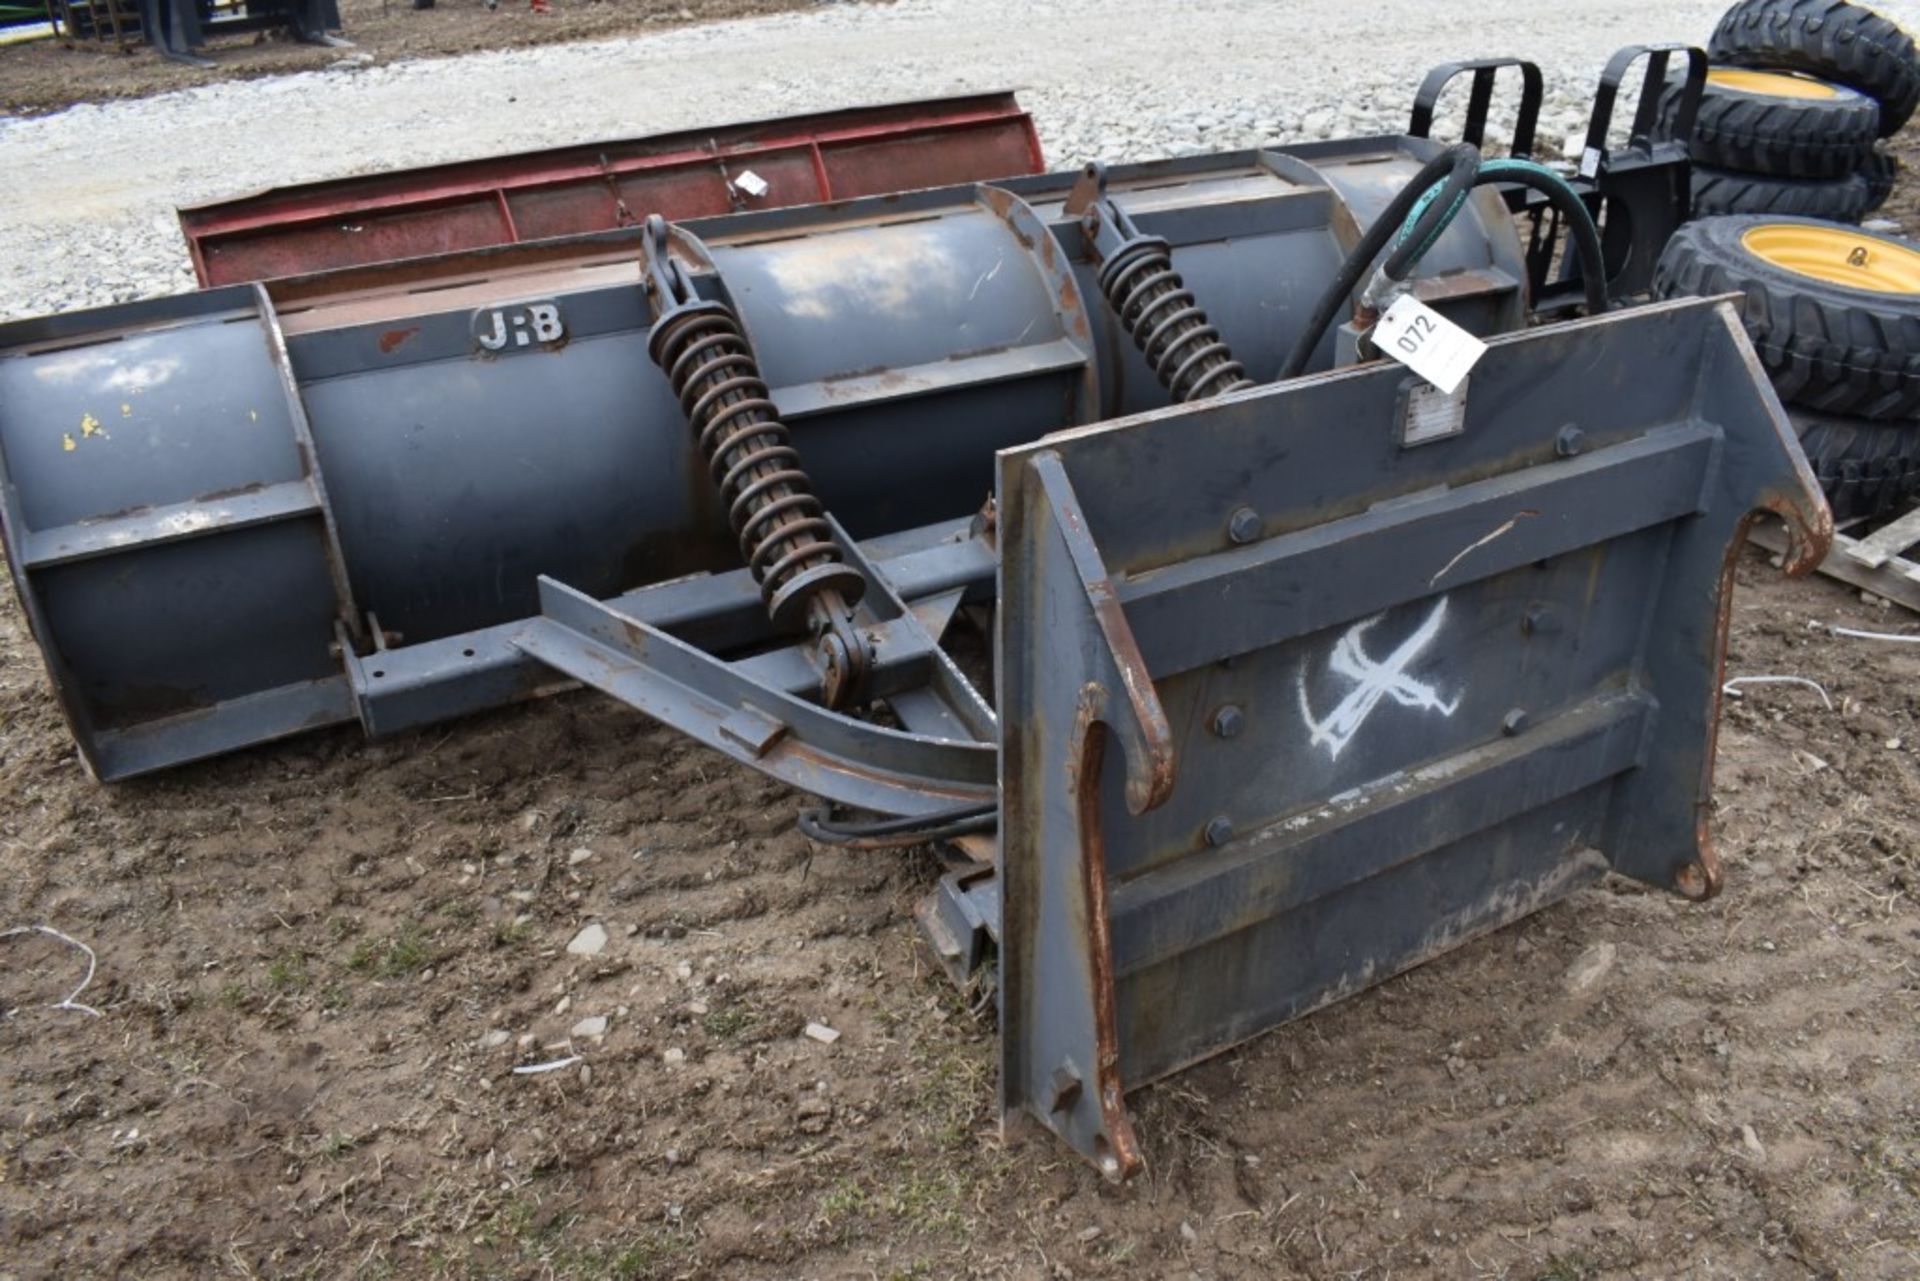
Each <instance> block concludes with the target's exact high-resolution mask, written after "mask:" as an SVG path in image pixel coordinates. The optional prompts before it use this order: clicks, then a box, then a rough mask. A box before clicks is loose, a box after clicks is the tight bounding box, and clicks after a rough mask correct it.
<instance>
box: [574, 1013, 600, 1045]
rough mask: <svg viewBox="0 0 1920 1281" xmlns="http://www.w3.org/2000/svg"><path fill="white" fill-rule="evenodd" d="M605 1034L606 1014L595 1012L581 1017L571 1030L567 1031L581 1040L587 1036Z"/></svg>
mask: <svg viewBox="0 0 1920 1281" xmlns="http://www.w3.org/2000/svg"><path fill="white" fill-rule="evenodd" d="M606 1034H607V1016H606V1015H604V1014H595V1015H591V1016H589V1017H587V1018H584V1019H581V1020H580V1021H579V1022H578V1023H575V1024H574V1025H573V1028H572V1030H571V1031H569V1032H568V1033H567V1035H568V1036H574V1037H579V1038H581V1039H582V1040H585V1039H586V1038H588V1037H602V1036H605V1035H606Z"/></svg>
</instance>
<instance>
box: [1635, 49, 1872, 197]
mask: <svg viewBox="0 0 1920 1281" xmlns="http://www.w3.org/2000/svg"><path fill="white" fill-rule="evenodd" d="M1680 89H1681V82H1680V81H1679V80H1670V81H1668V82H1667V84H1666V85H1665V86H1664V87H1663V90H1662V93H1661V95H1660V114H1659V121H1658V127H1659V130H1660V132H1661V133H1663V134H1665V135H1667V136H1668V137H1672V136H1673V135H1674V133H1675V129H1674V124H1675V123H1676V122H1675V120H1674V116H1675V114H1676V112H1677V111H1678V109H1679V105H1680ZM1879 125H1880V108H1879V107H1878V106H1877V105H1875V103H1874V101H1873V99H1871V98H1869V97H1867V96H1866V95H1865V94H1863V93H1859V92H1857V91H1856V90H1853V89H1849V88H1847V87H1846V86H1845V85H1837V84H1829V83H1827V82H1826V81H1824V80H1814V79H1811V78H1809V77H1807V76H1797V75H1790V74H1788V73H1787V72H1784V71H1749V70H1746V69H1744V68H1740V67H1714V68H1712V69H1711V70H1709V71H1708V72H1707V83H1706V87H1705V88H1704V89H1703V90H1702V91H1701V94H1700V110H1699V114H1698V115H1696V116H1695V117H1694V121H1693V133H1692V134H1691V135H1690V136H1689V137H1688V138H1687V140H1686V141H1687V150H1688V152H1689V153H1690V154H1691V155H1692V156H1693V159H1694V163H1696V164H1703V165H1708V166H1711V167H1712V168H1715V169H1737V170H1739V171H1740V172H1742V173H1757V174H1765V175H1767V176H1769V177H1774V178H1844V177H1846V176H1847V175H1848V174H1850V173H1852V172H1854V171H1855V170H1856V169H1858V168H1859V167H1860V166H1861V165H1863V164H1865V163H1866V161H1867V158H1868V157H1869V156H1871V155H1872V154H1873V140H1874V138H1875V137H1876V136H1877V131H1878V129H1879Z"/></svg>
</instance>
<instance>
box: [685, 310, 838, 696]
mask: <svg viewBox="0 0 1920 1281" xmlns="http://www.w3.org/2000/svg"><path fill="white" fill-rule="evenodd" d="M648 351H649V354H650V355H651V356H652V357H653V359H654V361H655V363H657V364H658V365H659V366H660V367H661V368H662V369H664V370H665V371H666V373H667V381H668V382H669V383H670V384H671V385H672V387H673V391H674V395H676V396H678V397H679V398H680V408H681V409H682V411H684V412H685V414H686V416H687V421H688V422H689V423H691V424H692V425H693V429H694V431H695V432H696V433H697V435H698V439H699V444H700V452H701V453H702V454H703V455H705V457H706V459H707V463H708V466H709V468H710V470H711V472H712V475H713V481H714V484H715V485H716V486H718V487H719V490H720V496H721V498H722V499H723V500H724V501H725V502H726V504H727V521H728V523H729V524H730V525H731V526H732V527H733V532H734V534H735V535H736V536H737V537H738V538H739V540H740V554H741V555H742V556H743V557H745V558H746V562H747V568H748V570H750V571H751V572H752V574H753V578H754V581H755V582H757V583H758V584H759V585H760V596H761V599H762V600H763V601H765V603H766V606H767V613H768V615H769V616H770V617H771V618H772V619H773V622H774V625H775V626H776V627H788V626H793V625H797V624H799V623H800V622H802V621H803V619H804V621H805V622H806V624H807V625H808V627H809V628H810V630H811V631H812V632H813V633H814V635H815V636H816V637H818V638H819V639H820V641H821V646H822V652H823V655H824V657H825V658H826V660H827V668H828V672H827V679H826V681H825V683H824V687H823V692H824V701H825V702H826V703H827V705H828V706H837V705H839V703H840V702H842V701H843V695H844V693H845V692H846V691H847V690H848V689H850V688H851V687H852V686H853V685H855V684H857V682H858V680H859V679H860V677H861V676H863V675H864V674H865V668H866V666H867V658H866V654H867V651H866V646H865V644H864V642H863V641H862V640H861V638H860V637H859V636H858V634H857V633H856V632H855V630H854V628H853V626H852V619H851V614H852V607H853V606H854V605H855V604H856V603H858V602H859V600H860V597H861V595H862V594H863V593H864V592H865V590H866V579H865V578H863V577H861V575H860V572H859V571H858V570H856V569H854V568H853V567H852V566H851V565H848V564H846V563H845V561H844V560H843V559H842V557H841V554H840V547H839V544H837V543H836V542H834V540H833V527H832V526H831V525H830V524H829V523H828V521H827V519H826V511H825V508H823V507H822V506H821V503H820V500H819V498H818V497H816V496H815V494H814V492H813V485H812V482H811V481H810V480H808V478H807V474H806V472H805V471H803V470H802V469H801V467H800V453H799V451H798V450H796V449H795V448H794V447H793V444H792V436H791V434H790V433H789V431H788V430H787V425H786V424H785V423H783V422H781V421H780V419H779V417H778V410H776V409H775V408H774V404H773V401H772V400H771V399H770V398H769V395H768V390H767V384H766V382H765V380H764V379H762V378H761V377H760V370H759V365H758V362H756V361H755V359H754V356H753V350H752V348H751V347H749V346H748V345H747V339H746V336H745V334H743V333H742V332H741V329H740V322H739V321H738V320H737V319H736V318H735V317H734V314H733V312H732V310H731V309H730V308H728V307H727V306H725V305H724V304H722V303H718V302H704V303H696V304H693V305H691V306H688V307H685V308H683V309H681V310H679V311H678V312H677V313H676V314H672V315H669V316H667V317H665V318H664V319H663V321H662V323H660V324H659V325H657V326H656V327H655V329H654V332H653V334H652V336H651V337H650V339H649V341H648Z"/></svg>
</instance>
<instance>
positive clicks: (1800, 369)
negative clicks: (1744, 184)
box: [1653, 214, 1920, 420]
mask: <svg viewBox="0 0 1920 1281" xmlns="http://www.w3.org/2000/svg"><path fill="white" fill-rule="evenodd" d="M1653 292H1654V295H1655V296H1656V297H1659V298H1675V297H1686V296H1701V295H1706V296H1711V295H1714V294H1725V293H1740V294H1744V295H1745V301H1744V302H1743V303H1742V305H1741V308H1740V314H1741V320H1742V321H1743V322H1744V323H1745V325H1746V329H1747V335H1748V336H1749V337H1750V338H1752V339H1753V345H1754V348H1755V349H1756V350H1757V351H1758V352H1759V354H1760V360H1761V363H1762V364H1764V365H1765V366H1766V368H1767V373H1768V375H1769V376H1770V377H1771V378H1772V380H1773V385H1774V389H1775V390H1776V391H1778V392H1779V393H1780V396H1781V399H1783V400H1785V401H1787V402H1788V403H1789V404H1793V405H1799V406H1801V407H1803V408H1806V409H1811V410H1816V411H1818V412H1821V413H1826V414H1849V415H1853V416H1855V417H1860V418H1872V419H1878V420H1888V419H1911V418H1915V417H1920V245H1914V244H1911V243H1910V242H1908V241H1905V240H1900V239H1898V238H1896V237H1893V236H1882V235H1878V234H1876V233H1874V232H1869V231H1862V230H1860V229H1859V228H1857V227H1845V226H1841V225H1840V224H1838V223H1831V222H1822V221H1820V220H1818V219H1814V218H1790V217H1786V216H1784V215H1777V214H1775V215H1755V216H1745V215H1740V216H1733V217H1725V218H1701V219H1698V220H1696V221H1694V222H1690V223H1687V224H1686V225H1685V226H1683V227H1681V228H1680V230H1679V231H1677V232H1675V233H1674V235H1673V239H1671V240H1669V241H1668V242H1667V248H1666V252H1665V253H1663V254H1661V256H1660V263H1659V265H1658V266H1657V267H1656V268H1655V269H1654V275H1653Z"/></svg>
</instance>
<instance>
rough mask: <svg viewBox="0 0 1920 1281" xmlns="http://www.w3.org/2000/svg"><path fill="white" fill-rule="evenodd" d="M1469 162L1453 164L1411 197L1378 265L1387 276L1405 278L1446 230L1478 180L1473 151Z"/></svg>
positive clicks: (1476, 162) (1478, 165) (1479, 168)
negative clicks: (1408, 208)
mask: <svg viewBox="0 0 1920 1281" xmlns="http://www.w3.org/2000/svg"><path fill="white" fill-rule="evenodd" d="M1473 160H1474V162H1473V163H1472V164H1470V165H1469V164H1459V165H1455V166H1454V167H1453V169H1452V171H1451V172H1449V173H1448V174H1447V176H1446V177H1445V178H1444V179H1442V180H1441V181H1440V182H1439V183H1437V184H1435V185H1434V186H1432V187H1429V188H1427V190H1426V191H1424V192H1422V193H1421V195H1420V198H1419V199H1418V200H1416V201H1414V204H1413V210H1412V212H1410V213H1409V214H1408V215H1407V218H1406V221H1405V223H1403V224H1402V226H1401V228H1400V234H1399V235H1398V236H1396V237H1394V241H1393V248H1392V249H1390V250H1389V251H1388V252H1387V261H1386V265H1385V266H1384V267H1382V268H1381V270H1382V271H1385V272H1386V273H1387V275H1388V277H1390V278H1391V279H1394V280H1405V279H1406V278H1407V277H1408V275H1410V274H1411V273H1412V271H1413V268H1414V265H1415V264H1416V263H1418V262H1419V261H1420V260H1421V259H1422V258H1424V257H1426V255H1427V250H1429V249H1431V248H1433V246H1434V245H1435V244H1436V243H1437V242H1438V241H1439V239H1440V237H1441V236H1442V235H1444V234H1446V230H1447V228H1448V227H1450V226H1452V225H1453V220H1454V219H1455V218H1456V217H1458V216H1459V213H1460V210H1461V209H1462V208H1463V207H1465V205H1466V203H1467V197H1468V196H1469V195H1470V194H1472V191H1473V188H1474V187H1475V186H1476V185H1477V184H1478V183H1479V181H1480V171H1481V168H1482V167H1483V166H1482V162H1481V160H1480V157H1479V155H1478V154H1477V153H1476V154H1475V156H1474V158H1473Z"/></svg>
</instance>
